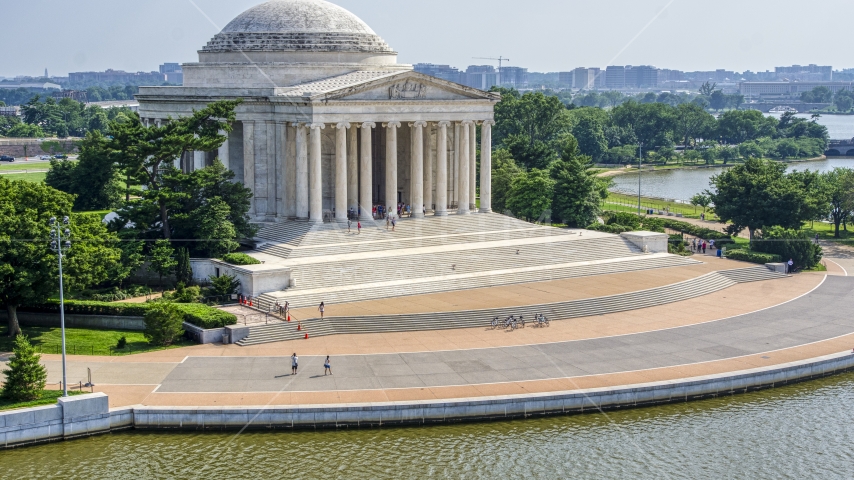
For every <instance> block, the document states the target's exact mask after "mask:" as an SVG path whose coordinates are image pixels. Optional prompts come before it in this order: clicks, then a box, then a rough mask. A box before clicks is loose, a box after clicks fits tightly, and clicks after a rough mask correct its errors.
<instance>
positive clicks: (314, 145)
mask: <svg viewBox="0 0 854 480" xmlns="http://www.w3.org/2000/svg"><path fill="white" fill-rule="evenodd" d="M324 128H326V125H324V124H322V123H312V124H311V139H310V142H309V143H310V144H309V159H308V179H309V189H308V198H309V201H308V204H309V208H308V219H309V221H310V222H312V223H323V178H322V177H321V160H322V157H321V148H322V146H323V144H322V142H321V138H320V137H321V135H322V133H323V132H321V130H323V129H324Z"/></svg>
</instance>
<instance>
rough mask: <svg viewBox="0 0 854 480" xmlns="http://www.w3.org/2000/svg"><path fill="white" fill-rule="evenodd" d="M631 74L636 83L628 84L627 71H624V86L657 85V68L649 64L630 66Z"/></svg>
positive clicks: (651, 86)
mask: <svg viewBox="0 0 854 480" xmlns="http://www.w3.org/2000/svg"><path fill="white" fill-rule="evenodd" d="M632 71H633V73H632V75H633V77H634V80H635V82H636V83H634V84H630V83H629V79H628V71H627V73H626V86H635V87H638V88H656V87H658V69H657V68H655V67H653V66H650V65H641V66H639V67H633V68H632Z"/></svg>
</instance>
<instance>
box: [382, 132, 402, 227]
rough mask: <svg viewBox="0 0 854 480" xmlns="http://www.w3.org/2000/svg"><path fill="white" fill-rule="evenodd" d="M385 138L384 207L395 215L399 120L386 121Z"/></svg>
mask: <svg viewBox="0 0 854 480" xmlns="http://www.w3.org/2000/svg"><path fill="white" fill-rule="evenodd" d="M383 125H384V126H385V127H386V138H385V207H386V211H387V212H389V213H391V214H392V215H397V129H398V128H400V122H388V123H384V124H383Z"/></svg>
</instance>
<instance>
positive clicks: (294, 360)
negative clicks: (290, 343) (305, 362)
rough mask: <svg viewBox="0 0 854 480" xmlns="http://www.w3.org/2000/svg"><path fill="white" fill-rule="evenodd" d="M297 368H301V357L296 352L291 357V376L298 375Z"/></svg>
mask: <svg viewBox="0 0 854 480" xmlns="http://www.w3.org/2000/svg"><path fill="white" fill-rule="evenodd" d="M297 367H299V357H298V356H297V354H296V352H294V354H293V355H291V375H296V374H297Z"/></svg>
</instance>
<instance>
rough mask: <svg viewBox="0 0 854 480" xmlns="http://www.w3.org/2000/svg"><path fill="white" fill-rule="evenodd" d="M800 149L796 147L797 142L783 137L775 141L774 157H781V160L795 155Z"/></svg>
mask: <svg viewBox="0 0 854 480" xmlns="http://www.w3.org/2000/svg"><path fill="white" fill-rule="evenodd" d="M799 152H800V149H799V148H798V144H797V143H796V142H795V141H794V140H792V139H791V138H784V139H782V140H780V141H779V142H778V143H777V148H776V149H775V153H776V155H775V156H776V157H778V158H781V159H783V160H786V159H789V158H793V157H797V156H798V153H799Z"/></svg>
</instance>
